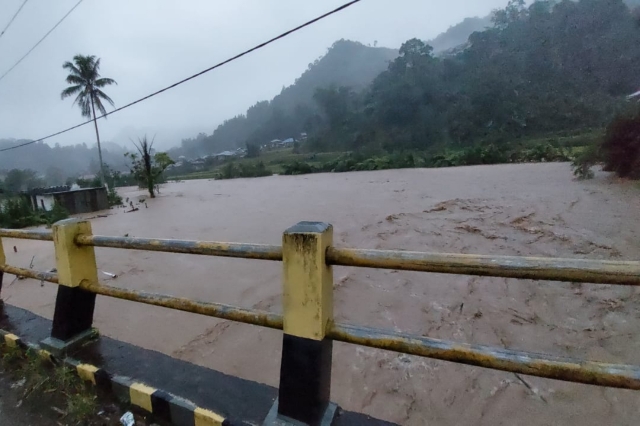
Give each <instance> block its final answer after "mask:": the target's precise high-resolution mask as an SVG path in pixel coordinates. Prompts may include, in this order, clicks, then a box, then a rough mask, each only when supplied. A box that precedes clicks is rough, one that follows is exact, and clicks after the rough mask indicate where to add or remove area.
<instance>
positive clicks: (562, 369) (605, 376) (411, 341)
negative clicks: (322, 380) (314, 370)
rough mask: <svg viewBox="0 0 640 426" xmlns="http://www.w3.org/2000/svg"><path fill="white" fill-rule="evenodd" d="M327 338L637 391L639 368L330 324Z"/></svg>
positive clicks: (509, 370) (410, 353)
mask: <svg viewBox="0 0 640 426" xmlns="http://www.w3.org/2000/svg"><path fill="white" fill-rule="evenodd" d="M327 337H329V338H331V339H333V340H338V341H341V342H347V343H353V344H356V345H361V346H368V347H371V348H378V349H386V350H390V351H394V352H400V353H405V354H409V355H417V356H421V357H426V358H434V359H439V360H444V361H451V362H456V363H461V364H468V365H475V366H479V367H485V368H491V369H494V370H502V371H508V372H512V373H520V374H527V375H530V376H537V377H546V378H549V379H557V380H563V381H567V382H576V383H585V384H589V385H597V386H607V387H614V388H624V389H635V390H640V367H637V366H634V365H624V364H606V363H600V362H592V361H584V360H576V359H572V358H562V357H553V356H550V355H544V354H536V353H530V352H524V351H512V350H508V349H502V348H495V347H490V346H482V345H469V344H465V343H454V342H448V341H445V340H439V339H431V338H428V337H419V336H411V335H407V334H401V333H395V332H392V331H382V330H378V329H372V328H366V327H359V326H354V325H347V324H334V325H333V326H332V327H331V329H330V330H329V332H328V333H327Z"/></svg>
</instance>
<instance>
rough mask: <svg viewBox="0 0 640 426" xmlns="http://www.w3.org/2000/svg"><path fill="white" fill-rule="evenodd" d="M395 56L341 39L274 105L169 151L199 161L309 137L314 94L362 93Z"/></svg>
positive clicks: (262, 104) (315, 117)
mask: <svg viewBox="0 0 640 426" xmlns="http://www.w3.org/2000/svg"><path fill="white" fill-rule="evenodd" d="M397 56H398V52H397V50H394V49H387V48H381V47H371V46H365V45H363V44H361V43H358V42H354V41H349V40H339V41H337V42H335V43H334V44H333V45H332V46H331V47H330V48H329V50H328V51H327V54H326V55H324V56H323V57H321V58H318V59H317V60H316V61H314V62H313V63H310V64H309V67H308V68H307V70H306V71H305V72H304V73H303V74H302V75H301V76H300V77H299V78H298V79H297V80H296V81H295V83H294V84H292V85H291V86H289V87H286V88H283V90H282V92H281V93H280V94H279V95H277V96H276V97H275V98H273V100H271V101H261V102H258V103H256V104H255V105H253V106H252V107H251V108H249V109H248V110H247V113H246V114H244V115H239V116H237V117H234V118H231V119H229V120H226V121H225V122H224V123H222V124H221V125H220V126H218V128H216V129H215V131H214V132H213V134H211V135H207V134H204V133H201V134H199V135H198V136H197V137H196V138H191V139H185V140H183V141H182V145H181V147H180V148H177V149H173V150H171V151H170V154H171V155H172V156H174V157H176V156H178V155H186V156H187V157H197V156H200V155H205V154H211V153H215V152H220V151H223V150H226V149H235V148H238V147H243V148H244V147H245V145H246V143H247V142H248V143H251V144H263V143H265V142H268V141H269V140H271V139H275V138H280V139H283V138H288V137H296V136H298V135H299V134H300V133H301V132H311V131H313V130H314V129H315V127H316V124H317V122H318V120H319V118H318V109H317V105H316V103H315V102H314V100H313V95H314V93H315V91H316V89H318V88H323V87H329V86H332V85H335V86H348V87H350V88H351V89H352V90H354V91H359V90H362V89H363V88H365V87H367V86H368V85H369V84H370V83H371V82H372V81H373V79H374V78H375V77H376V76H377V75H378V74H380V73H381V72H382V71H384V70H385V69H386V68H387V66H388V65H389V62H390V61H391V60H393V59H394V58H395V57H397Z"/></svg>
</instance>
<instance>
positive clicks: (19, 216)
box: [0, 197, 69, 229]
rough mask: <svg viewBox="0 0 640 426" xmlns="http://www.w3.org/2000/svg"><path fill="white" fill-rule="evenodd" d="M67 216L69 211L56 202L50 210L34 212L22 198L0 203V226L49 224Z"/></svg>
mask: <svg viewBox="0 0 640 426" xmlns="http://www.w3.org/2000/svg"><path fill="white" fill-rule="evenodd" d="M68 217H69V212H68V211H67V210H66V209H65V208H64V207H62V206H60V205H59V204H58V203H56V204H54V205H53V208H52V209H51V210H50V211H46V212H34V211H33V210H31V206H30V205H29V203H28V202H27V200H25V199H24V198H21V197H20V198H9V199H7V200H5V201H4V202H3V203H2V204H1V205H0V227H3V228H10V229H19V228H26V227H28V226H37V225H47V226H51V225H52V224H54V223H55V222H57V221H59V220H63V219H66V218H68Z"/></svg>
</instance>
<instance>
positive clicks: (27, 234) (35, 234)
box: [0, 228, 53, 241]
mask: <svg viewBox="0 0 640 426" xmlns="http://www.w3.org/2000/svg"><path fill="white" fill-rule="evenodd" d="M0 237H6V238H18V239H21V240H41V241H53V232H51V231H50V230H49V231H46V230H42V229H2V228H0Z"/></svg>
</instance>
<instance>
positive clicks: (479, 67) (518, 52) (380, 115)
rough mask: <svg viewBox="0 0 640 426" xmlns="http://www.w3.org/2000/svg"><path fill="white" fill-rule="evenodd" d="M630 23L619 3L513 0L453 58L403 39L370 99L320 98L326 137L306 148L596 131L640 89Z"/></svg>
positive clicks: (639, 37)
mask: <svg viewBox="0 0 640 426" xmlns="http://www.w3.org/2000/svg"><path fill="white" fill-rule="evenodd" d="M634 16H635V15H634V14H632V13H630V10H629V8H628V7H627V5H625V3H624V2H623V1H622V0H581V1H579V2H573V1H569V0H565V1H563V2H560V3H557V4H555V5H554V3H553V2H550V1H538V2H535V3H533V4H532V5H531V6H530V7H525V5H524V1H519V0H512V1H511V2H510V3H509V6H508V7H507V8H506V9H504V10H499V11H496V13H495V14H494V16H493V21H494V24H495V26H494V27H493V28H491V29H488V30H486V31H483V32H476V33H474V34H472V35H471V37H470V39H469V42H470V46H469V47H468V48H467V49H466V50H464V51H463V52H461V53H459V54H458V55H456V56H454V57H447V58H438V57H435V56H434V55H433V50H432V48H431V47H430V46H428V45H426V44H425V43H424V42H422V41H420V40H417V39H413V40H409V41H407V42H406V43H404V44H403V46H402V48H401V49H400V56H399V57H398V58H397V59H395V60H394V61H393V62H392V63H391V64H390V66H389V68H388V70H386V71H384V72H383V73H381V74H380V75H379V76H378V77H377V78H376V79H375V80H374V82H373V83H372V85H371V86H370V87H369V88H368V89H367V90H366V91H364V92H361V93H357V92H355V91H352V90H350V89H349V88H345V87H341V88H331V89H323V90H320V91H318V93H317V95H316V99H317V100H318V102H319V104H320V106H321V110H322V112H323V114H322V116H323V122H322V125H323V131H321V132H316V133H314V137H313V138H311V140H310V142H309V146H310V149H312V150H314V151H330V150H358V149H363V148H364V147H369V148H373V149H382V150H386V151H394V150H402V149H428V148H430V147H434V146H450V147H460V146H469V145H473V144H478V143H503V142H507V143H511V142H512V141H514V140H515V139H516V138H518V137H522V136H531V135H542V134H548V133H549V132H557V131H566V130H570V129H579V128H594V127H602V126H604V125H605V124H606V123H607V122H608V121H609V120H610V119H611V117H612V116H613V114H614V112H615V111H616V110H617V109H618V108H620V107H621V103H624V102H626V100H625V95H627V94H629V93H631V92H634V91H636V90H638V89H639V88H640V74H639V73H638V70H640V27H639V26H638V20H637V19H636V18H635V17H634Z"/></svg>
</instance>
